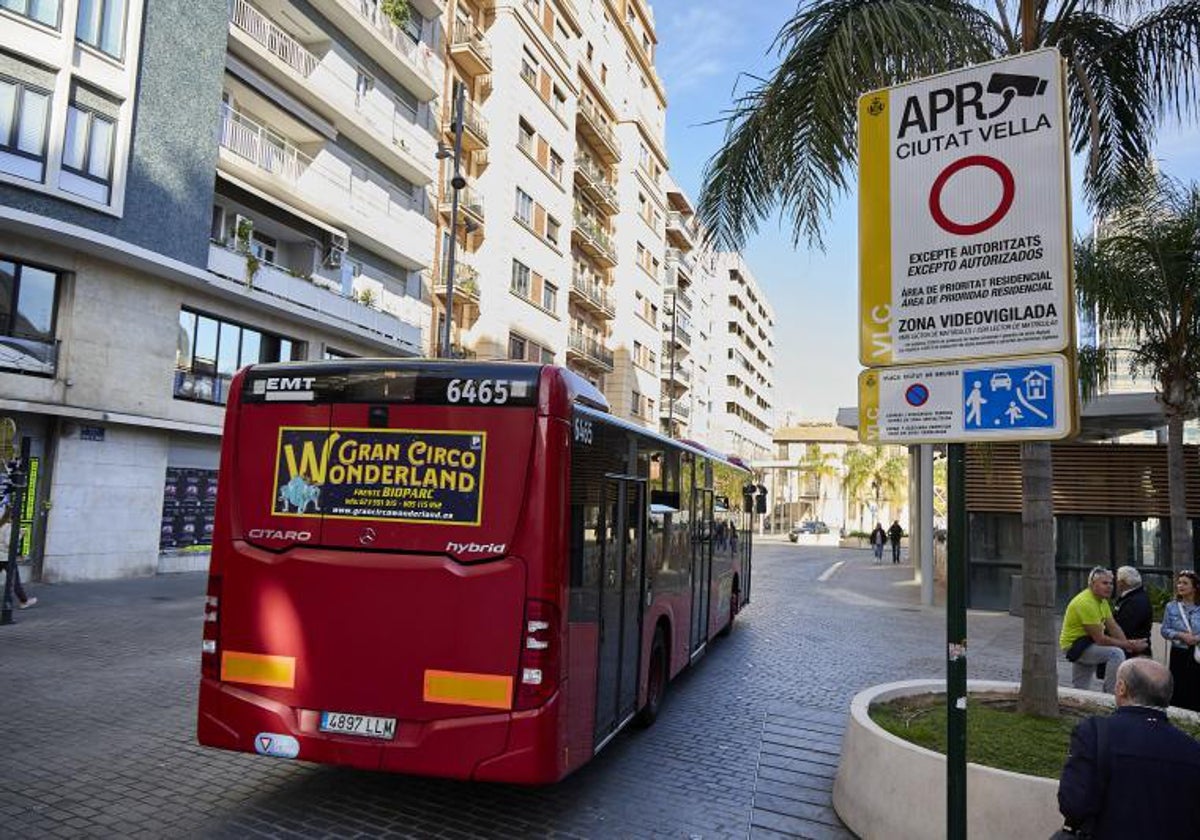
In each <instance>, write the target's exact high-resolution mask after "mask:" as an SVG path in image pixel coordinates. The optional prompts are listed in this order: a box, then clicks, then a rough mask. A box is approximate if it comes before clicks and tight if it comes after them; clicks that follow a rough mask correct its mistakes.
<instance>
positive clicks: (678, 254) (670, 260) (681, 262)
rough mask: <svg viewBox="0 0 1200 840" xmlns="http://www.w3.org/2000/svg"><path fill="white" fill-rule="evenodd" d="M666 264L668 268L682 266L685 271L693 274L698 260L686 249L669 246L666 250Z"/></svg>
mask: <svg viewBox="0 0 1200 840" xmlns="http://www.w3.org/2000/svg"><path fill="white" fill-rule="evenodd" d="M666 264H667V268H670V267H672V266H682V267H683V270H684V271H686V272H687V273H688V274H692V273H693V272H694V271H695V266H696V261H695V260H694V259H693V258H692V255H691V254H689V253H687V252H686V251H681V250H680V249H678V248H668V249H667V251H666Z"/></svg>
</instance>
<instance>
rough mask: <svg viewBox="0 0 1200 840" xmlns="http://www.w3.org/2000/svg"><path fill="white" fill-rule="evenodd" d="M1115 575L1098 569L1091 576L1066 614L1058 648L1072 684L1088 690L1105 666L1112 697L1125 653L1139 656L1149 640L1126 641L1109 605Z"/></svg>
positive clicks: (1105, 681) (1106, 685)
mask: <svg viewBox="0 0 1200 840" xmlns="http://www.w3.org/2000/svg"><path fill="white" fill-rule="evenodd" d="M1112 590H1113V573H1112V572H1110V571H1109V570H1108V569H1105V568H1103V567H1101V566H1097V567H1096V568H1094V569H1092V570H1091V572H1089V573H1088V585H1087V588H1086V589H1084V590H1083V591H1082V592H1080V593H1079V594H1078V595H1076V596H1075V597H1074V598H1072V599H1071V602H1070V603H1069V604H1067V611H1066V613H1064V614H1063V624H1062V633H1061V634H1060V635H1059V637H1058V645H1059V647H1060V648H1062V651H1063V653H1064V654H1065V655H1066V657H1067V659H1068V660H1069V661H1070V662H1071V664H1072V666H1073V668H1072V673H1071V685H1073V686H1075V688H1082V689H1089V688H1091V683H1092V674H1093V673H1094V672H1095V669H1096V666H1097V665H1101V664H1103V665H1104V666H1105V675H1104V691H1105V692H1107V693H1108V694H1112V692H1113V689H1114V688H1115V687H1116V684H1117V666H1118V665H1120V664H1121V663H1122V662H1124V661H1125V654H1127V653H1128V654H1131V655H1137V654H1139V653H1141V652H1142V651H1144V650H1146V649H1147V648H1148V647H1149V641H1148V639H1144V638H1143V639H1132V640H1131V639H1127V638H1126V637H1125V632H1124V631H1123V630H1122V629H1121V625H1119V624H1117V621H1116V619H1115V618H1114V617H1113V611H1112V607H1111V606H1110V605H1109V603H1108V599H1109V597H1110V596H1111V595H1112Z"/></svg>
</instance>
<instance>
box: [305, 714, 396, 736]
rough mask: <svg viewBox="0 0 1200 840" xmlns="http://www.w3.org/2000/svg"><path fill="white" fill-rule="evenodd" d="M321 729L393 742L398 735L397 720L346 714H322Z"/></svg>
mask: <svg viewBox="0 0 1200 840" xmlns="http://www.w3.org/2000/svg"><path fill="white" fill-rule="evenodd" d="M320 729H321V731H322V732H336V733H338V734H339V735H359V736H361V737H363V738H383V739H385V740H391V738H393V737H394V736H395V734H396V719H395V718H385V717H370V716H369V715H352V714H348V713H346V712H321V726H320Z"/></svg>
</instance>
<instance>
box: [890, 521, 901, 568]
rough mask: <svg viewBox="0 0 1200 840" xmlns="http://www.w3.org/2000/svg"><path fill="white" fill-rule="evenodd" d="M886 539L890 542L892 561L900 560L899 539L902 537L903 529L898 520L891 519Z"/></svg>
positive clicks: (897, 561)
mask: <svg viewBox="0 0 1200 840" xmlns="http://www.w3.org/2000/svg"><path fill="white" fill-rule="evenodd" d="M887 535H888V540H890V541H891V543H892V562H893V563H899V562H900V540H901V539H902V538H903V537H904V529H903V528H901V527H900V520H899V519H893V520H892V527H891V528H888V531H887Z"/></svg>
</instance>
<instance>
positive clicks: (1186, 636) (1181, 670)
mask: <svg viewBox="0 0 1200 840" xmlns="http://www.w3.org/2000/svg"><path fill="white" fill-rule="evenodd" d="M1159 632H1160V633H1162V637H1163V638H1164V639H1166V640H1167V641H1169V642H1170V643H1171V676H1172V677H1173V678H1174V680H1175V693H1174V695H1173V696H1172V697H1171V705H1172V706H1178V707H1180V708H1181V709H1191V710H1192V711H1197V712H1200V663H1198V662H1196V644H1197V642H1200V604H1198V603H1197V578H1196V573H1195V572H1192V571H1184V572H1180V573H1179V574H1178V575H1177V576H1176V578H1175V600H1174V601H1171V602H1169V603H1168V604H1167V606H1166V609H1164V610H1163V622H1162V629H1161V630H1160V631H1159Z"/></svg>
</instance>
